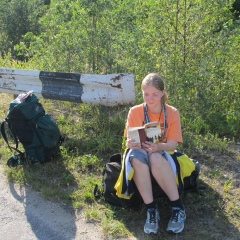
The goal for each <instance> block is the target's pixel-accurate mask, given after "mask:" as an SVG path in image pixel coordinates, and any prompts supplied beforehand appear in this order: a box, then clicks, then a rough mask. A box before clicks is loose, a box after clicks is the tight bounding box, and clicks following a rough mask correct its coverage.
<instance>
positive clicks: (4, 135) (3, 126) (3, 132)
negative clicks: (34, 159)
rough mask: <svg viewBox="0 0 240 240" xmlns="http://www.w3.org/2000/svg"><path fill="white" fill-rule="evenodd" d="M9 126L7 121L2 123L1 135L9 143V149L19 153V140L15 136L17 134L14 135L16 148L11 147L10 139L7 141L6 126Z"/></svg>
mask: <svg viewBox="0 0 240 240" xmlns="http://www.w3.org/2000/svg"><path fill="white" fill-rule="evenodd" d="M6 123H7V124H8V122H7V121H6V120H5V121H4V122H2V124H1V134H2V136H3V139H4V140H5V142H6V143H7V145H8V147H9V149H10V150H11V151H12V149H15V150H16V151H19V150H18V140H17V137H16V136H15V134H13V133H12V135H13V137H14V142H15V144H16V147H15V148H13V147H11V146H10V145H9V142H8V139H7V134H6V130H5V124H6Z"/></svg>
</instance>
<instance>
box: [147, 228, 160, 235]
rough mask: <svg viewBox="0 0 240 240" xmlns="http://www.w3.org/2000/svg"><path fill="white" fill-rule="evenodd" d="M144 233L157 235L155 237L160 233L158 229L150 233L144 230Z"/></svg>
mask: <svg viewBox="0 0 240 240" xmlns="http://www.w3.org/2000/svg"><path fill="white" fill-rule="evenodd" d="M144 232H145V233H146V234H155V235H156V234H157V232H158V229H157V230H155V231H154V230H150V231H148V230H147V229H145V228H144Z"/></svg>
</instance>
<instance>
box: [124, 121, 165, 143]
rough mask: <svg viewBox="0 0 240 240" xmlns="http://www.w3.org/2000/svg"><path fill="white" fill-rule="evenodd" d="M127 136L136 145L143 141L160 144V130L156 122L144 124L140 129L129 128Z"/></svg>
mask: <svg viewBox="0 0 240 240" xmlns="http://www.w3.org/2000/svg"><path fill="white" fill-rule="evenodd" d="M128 136H129V138H130V139H134V140H135V141H136V142H137V143H143V142H145V141H148V142H153V143H159V142H161V139H162V138H161V128H160V125H159V123H158V122H150V123H146V124H145V125H144V126H142V127H131V128H129V129H128Z"/></svg>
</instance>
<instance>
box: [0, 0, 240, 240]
mask: <svg viewBox="0 0 240 240" xmlns="http://www.w3.org/2000/svg"><path fill="white" fill-rule="evenodd" d="M237 3H238V1H233V0H229V1H224V0H221V1H206V0H204V1H199V0H194V1H189V0H184V1H179V0H177V1H175V0H168V1H166V0H161V1H160V0H156V1H152V0H138V1H136V0H125V1H119V0H111V1H109V0H97V1H96V0H90V1H86V0H74V1H71V0H52V1H51V3H50V2H49V1H47V0H45V1H42V0H31V1H30V0H29V1H26V0H18V1H16V0H14V1H7V0H2V1H1V10H0V12H1V14H0V66H2V67H5V68H19V69H40V70H46V71H53V72H54V71H60V72H80V73H94V74H108V73H121V72H131V73H133V74H134V76H135V86H136V94H137V95H136V98H137V101H136V103H140V102H142V94H141V91H140V84H141V81H142V79H143V77H144V76H145V75H146V74H147V73H149V72H160V73H161V74H162V75H164V76H165V77H166V88H167V91H168V94H169V103H170V104H171V105H173V106H175V107H177V108H178V109H179V110H180V113H181V119H182V128H183V135H184V144H183V145H182V146H180V150H182V151H184V152H186V153H187V154H188V155H190V156H191V157H193V158H196V159H198V160H200V161H201V166H203V169H202V170H201V171H202V173H203V174H202V176H201V178H202V179H203V181H204V182H205V183H207V184H208V187H207V194H205V195H203V196H201V197H200V196H198V197H196V196H195V195H194V196H192V199H191V197H190V198H188V199H187V203H186V204H187V205H188V208H189V209H190V210H191V211H190V210H189V218H190V219H191V217H192V219H194V221H189V222H188V224H189V226H190V228H191V227H192V229H195V230H196V229H197V230H196V231H199V229H200V228H196V226H195V225H194V222H195V220H196V218H195V217H196V216H197V219H202V218H204V216H205V215H206V217H209V219H214V221H215V222H214V223H213V225H214V226H215V225H216V226H218V227H216V228H214V229H211V234H214V233H215V231H217V230H216V229H220V230H219V231H221V229H224V228H223V227H222V225H223V224H225V225H226V226H228V228H229V229H233V228H232V225H231V224H230V223H229V222H228V221H230V222H231V219H230V216H231V217H232V219H233V220H232V221H235V222H234V225H235V226H237V227H239V223H236V222H237V216H239V205H238V203H239V198H238V199H237V197H235V196H237V194H238V192H237V191H233V190H234V189H235V190H236V189H237V186H238V185H237V182H236V177H235V176H233V175H231V174H233V173H232V171H233V167H231V164H232V162H233V160H232V158H231V157H229V158H228V159H227V160H226V159H221V158H222V155H221V154H222V153H226V152H228V147H229V145H228V144H229V143H230V140H238V139H239V136H240V125H239V118H240V107H239V102H240V99H239V96H240V70H239V69H240V65H239V63H240V57H239V52H240V44H239V43H240V19H239V14H238V11H239V10H237V9H236V6H237ZM234 4H235V5H234ZM233 6H235V11H234V10H233ZM1 99H2V101H1V108H0V109H1V110H0V116H1V119H2V120H3V119H4V117H5V114H6V111H7V107H8V103H9V101H10V99H9V98H7V97H6V96H5V95H4V96H2V98H1ZM41 101H42V103H43V104H44V106H45V108H46V110H47V111H48V112H49V113H50V114H51V115H52V116H53V117H54V118H55V120H56V122H57V123H58V125H59V127H60V129H61V130H62V132H63V134H64V136H65V143H64V146H63V147H62V151H61V153H62V157H61V158H60V159H58V161H56V162H51V163H49V164H47V165H44V166H42V167H41V168H39V167H38V166H37V167H36V168H32V169H28V168H21V167H19V168H17V169H13V170H12V169H10V170H9V169H8V170H7V171H6V172H7V175H8V178H9V180H12V181H18V182H19V183H23V184H31V185H32V186H33V187H34V188H35V189H39V190H41V191H42V193H43V194H45V196H46V197H48V198H54V199H56V200H61V201H64V202H68V203H70V204H72V205H73V206H74V207H75V208H82V209H84V208H85V207H87V206H88V207H89V208H88V209H87V211H86V218H87V219H89V220H91V221H93V220H94V219H95V221H96V222H99V221H101V224H102V226H103V229H104V230H105V231H106V232H111V233H112V235H113V236H114V237H116V238H117V237H120V236H123V235H124V236H127V235H128V234H129V232H128V231H127V230H126V229H127V228H129V229H134V228H135V227H136V231H135V232H133V233H134V234H135V235H136V236H139V234H140V233H139V231H140V230H139V226H138V225H141V224H142V219H143V218H145V215H144V216H143V212H144V214H145V211H143V212H140V213H138V215H135V214H133V213H132V212H129V214H127V216H123V215H124V214H126V212H124V211H121V210H116V209H112V208H111V207H110V206H108V205H106V204H105V203H103V202H102V201H101V200H100V201H99V202H97V203H96V201H95V200H94V197H93V193H92V188H93V186H94V185H95V184H96V183H98V184H99V183H100V182H101V166H103V164H104V163H105V162H106V161H107V160H108V158H109V156H110V155H111V154H113V153H116V152H119V151H121V145H122V136H123V130H124V124H125V119H126V116H127V112H128V109H129V107H130V106H118V107H114V108H108V107H103V106H94V105H88V104H81V105H79V104H74V103H68V102H61V101H48V100H43V99H42V100H41ZM0 145H1V148H0V157H1V159H8V156H9V155H10V154H11V153H10V152H9V151H8V150H7V149H6V148H5V147H4V146H5V145H4V143H3V140H2V139H1V138H0ZM209 150H211V151H216V152H217V153H218V154H219V155H218V156H217V157H215V158H214V157H211V156H209V155H206V154H205V153H206V151H209ZM230 155H231V154H230ZM221 160H223V161H221ZM236 162H237V163H238V162H239V158H236ZM4 163H5V162H4ZM237 163H235V164H237ZM237 166H238V165H237ZM236 169H238V167H236ZM236 174H237V173H236ZM51 189H54V191H51ZM213 189H214V190H213ZM238 195H239V194H238ZM200 198H201V199H202V200H201V202H200ZM230 198H231V201H230V200H229V199H230ZM202 202H203V203H204V204H205V205H204V206H202ZM99 204H100V205H101V204H102V205H101V206H102V208H101V209H100V207H99ZM90 206H91V207H90ZM96 209H97V210H98V209H99V211H102V212H98V211H97V210H96ZM191 212H193V213H192V215H194V213H195V214H196V216H191ZM201 214H203V215H204V216H203V215H201ZM134 217H135V218H134ZM131 218H132V219H131ZM163 218H164V213H163ZM219 218H220V219H221V220H222V219H223V221H222V223H220V222H221V221H218V220H217V219H219ZM136 219H138V221H136ZM139 219H140V220H139ZM209 219H206V218H205V219H204V220H203V221H205V222H204V224H205V225H204V226H207V225H208V223H209ZM124 220H125V222H124ZM139 221H141V223H140V222H139ZM197 221H198V220H197ZM109 222H111V224H109ZM198 223H199V224H200V225H201V224H202V223H203V222H199V221H198ZM124 224H125V227H124ZM134 224H135V225H134ZM237 224H238V225H237ZM133 226H134V227H133ZM195 230H194V231H195ZM141 231H142V230H141ZM121 233H122V234H123V235H121ZM194 233H196V232H194ZM194 233H193V235H194V236H195V234H194ZM197 233H198V236H199V237H200V238H199V239H218V238H219V236H217V235H215V236H213V235H211V236H209V232H207V233H205V232H204V231H203V232H201V233H200V232H197ZM186 234H188V233H186ZM222 234H228V232H227V233H225V232H222ZM130 235H131V234H130ZM224 236H225V237H229V238H231V236H232V235H231V236H230V235H229V236H227V235H224ZM140 237H142V236H140ZM183 237H184V236H183ZM191 238H192V236H189V235H186V239H191ZM220 238H221V237H220ZM166 239H170V237H169V238H168V237H166Z"/></svg>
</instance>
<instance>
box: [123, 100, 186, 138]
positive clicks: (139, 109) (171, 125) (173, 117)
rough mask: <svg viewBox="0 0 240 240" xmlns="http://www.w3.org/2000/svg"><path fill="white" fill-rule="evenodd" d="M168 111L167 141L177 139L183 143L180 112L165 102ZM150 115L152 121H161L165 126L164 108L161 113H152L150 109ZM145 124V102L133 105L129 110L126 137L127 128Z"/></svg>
mask: <svg viewBox="0 0 240 240" xmlns="http://www.w3.org/2000/svg"><path fill="white" fill-rule="evenodd" d="M165 106H166V111H167V126H168V127H167V128H166V140H165V141H164V142H166V141H171V140H172V141H177V142H178V143H182V142H183V139H182V128H181V121H180V114H179V111H178V110H177V109H176V108H174V107H172V106H170V105H168V104H165ZM148 116H149V118H150V121H151V122H159V123H160V126H161V128H162V127H163V126H164V111H163V109H162V111H161V113H157V114H155V113H151V111H150V110H149V109H148ZM144 124H145V118H144V104H139V105H136V106H134V107H132V108H131V109H130V110H129V112H128V117H127V123H126V131H125V137H127V136H128V134H127V132H128V131H127V130H128V128H130V127H140V126H143V125H144Z"/></svg>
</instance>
